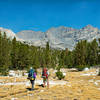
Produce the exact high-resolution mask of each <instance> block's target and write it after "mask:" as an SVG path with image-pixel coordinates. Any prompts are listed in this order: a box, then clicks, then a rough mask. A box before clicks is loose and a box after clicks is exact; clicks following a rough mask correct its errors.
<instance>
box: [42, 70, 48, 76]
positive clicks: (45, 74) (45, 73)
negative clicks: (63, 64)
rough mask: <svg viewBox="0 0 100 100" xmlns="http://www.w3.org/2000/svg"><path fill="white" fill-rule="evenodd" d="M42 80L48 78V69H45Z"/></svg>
mask: <svg viewBox="0 0 100 100" xmlns="http://www.w3.org/2000/svg"><path fill="white" fill-rule="evenodd" d="M42 78H48V72H47V69H46V68H43V71H42Z"/></svg>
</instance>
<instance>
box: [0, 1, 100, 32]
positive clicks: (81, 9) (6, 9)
mask: <svg viewBox="0 0 100 100" xmlns="http://www.w3.org/2000/svg"><path fill="white" fill-rule="evenodd" d="M88 24H91V25H93V26H94V27H98V28H100V0H0V27H4V28H8V29H12V30H13V31H14V32H19V31H21V30H34V31H46V30H48V29H49V28H51V27H58V26H67V27H73V28H76V29H79V28H82V27H84V26H86V25H88Z"/></svg>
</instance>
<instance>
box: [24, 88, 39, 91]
mask: <svg viewBox="0 0 100 100" xmlns="http://www.w3.org/2000/svg"><path fill="white" fill-rule="evenodd" d="M26 89H27V90H28V91H32V90H38V89H39V88H34V89H32V88H26Z"/></svg>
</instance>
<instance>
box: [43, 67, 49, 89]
mask: <svg viewBox="0 0 100 100" xmlns="http://www.w3.org/2000/svg"><path fill="white" fill-rule="evenodd" d="M48 76H49V71H48V70H47V68H43V69H42V78H43V87H45V84H46V82H47V87H48V88H49V79H48Z"/></svg>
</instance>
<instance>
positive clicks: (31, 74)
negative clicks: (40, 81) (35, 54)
mask: <svg viewBox="0 0 100 100" xmlns="http://www.w3.org/2000/svg"><path fill="white" fill-rule="evenodd" d="M35 78H36V72H35V70H34V69H33V68H32V67H30V71H29V74H28V79H29V80H30V82H31V85H32V88H31V90H34V82H35Z"/></svg>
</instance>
